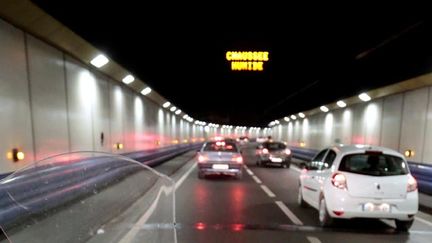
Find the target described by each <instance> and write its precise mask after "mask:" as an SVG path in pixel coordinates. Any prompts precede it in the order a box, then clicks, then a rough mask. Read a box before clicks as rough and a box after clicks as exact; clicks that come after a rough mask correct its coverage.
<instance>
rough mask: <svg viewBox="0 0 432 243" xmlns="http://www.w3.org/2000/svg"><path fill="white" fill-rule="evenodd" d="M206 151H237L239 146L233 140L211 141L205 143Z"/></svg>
mask: <svg viewBox="0 0 432 243" xmlns="http://www.w3.org/2000/svg"><path fill="white" fill-rule="evenodd" d="M204 151H210V152H211V151H214V152H237V147H236V145H235V143H231V142H211V143H207V144H206V145H205V147H204Z"/></svg>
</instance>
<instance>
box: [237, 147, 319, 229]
mask: <svg viewBox="0 0 432 243" xmlns="http://www.w3.org/2000/svg"><path fill="white" fill-rule="evenodd" d="M255 147H256V144H250V145H249V146H245V147H243V150H242V151H243V153H242V155H243V159H244V161H245V164H246V165H247V166H248V168H249V169H250V170H252V172H253V173H254V175H255V176H257V177H258V178H259V179H260V180H261V182H262V183H261V184H262V185H266V186H267V187H268V188H269V189H270V190H271V191H272V192H273V193H274V194H275V195H276V197H275V199H276V200H278V201H282V202H283V203H284V204H285V205H286V206H287V207H288V208H289V209H290V210H291V211H292V212H293V213H294V214H295V215H296V216H297V217H298V218H299V219H300V220H301V221H302V223H303V225H310V226H319V224H318V211H317V210H315V209H313V208H311V207H307V208H300V207H299V206H298V205H297V193H298V184H299V182H298V176H299V172H298V171H296V170H295V169H294V166H293V165H291V168H290V169H285V168H280V167H275V166H267V167H260V166H257V165H256V161H257V157H256V154H255ZM293 160H294V159H293Z"/></svg>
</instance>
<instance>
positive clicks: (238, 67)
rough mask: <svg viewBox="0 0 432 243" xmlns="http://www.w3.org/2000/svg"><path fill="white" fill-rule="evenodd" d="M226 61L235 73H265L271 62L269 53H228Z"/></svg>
mask: <svg viewBox="0 0 432 243" xmlns="http://www.w3.org/2000/svg"><path fill="white" fill-rule="evenodd" d="M226 59H227V60H228V61H229V62H231V70H233V71H263V70H264V62H267V61H268V60H269V52H268V51H227V52H226Z"/></svg>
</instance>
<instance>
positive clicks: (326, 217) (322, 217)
mask: <svg viewBox="0 0 432 243" xmlns="http://www.w3.org/2000/svg"><path fill="white" fill-rule="evenodd" d="M318 220H319V223H320V225H321V227H329V226H331V225H332V224H333V221H334V219H333V218H332V217H331V216H330V214H329V213H328V210H327V206H326V202H325V198H324V197H322V198H321V200H320V204H319V209H318Z"/></svg>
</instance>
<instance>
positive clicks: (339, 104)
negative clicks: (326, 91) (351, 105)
mask: <svg viewBox="0 0 432 243" xmlns="http://www.w3.org/2000/svg"><path fill="white" fill-rule="evenodd" d="M336 105H338V106H339V107H340V108H344V107H345V106H346V103H345V102H343V101H342V100H339V101H338V102H336Z"/></svg>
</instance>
